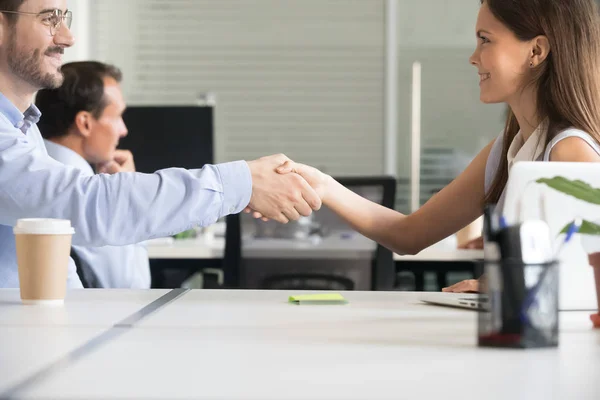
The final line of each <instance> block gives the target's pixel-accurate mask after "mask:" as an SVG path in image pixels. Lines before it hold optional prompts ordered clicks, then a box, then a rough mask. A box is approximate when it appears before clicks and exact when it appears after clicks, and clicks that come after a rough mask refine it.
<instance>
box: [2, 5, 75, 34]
mask: <svg viewBox="0 0 600 400" xmlns="http://www.w3.org/2000/svg"><path fill="white" fill-rule="evenodd" d="M0 12H2V13H7V14H18V15H33V16H35V17H39V18H40V21H41V22H42V24H44V25H46V26H47V27H48V28H50V35H51V36H54V35H56V32H58V30H59V29H60V25H61V24H62V23H63V21H64V23H65V25H66V26H67V28H69V29H71V22H72V21H73V13H72V12H71V11H69V10H66V11H65V12H64V13H63V12H62V10H59V9H55V10H52V11H44V12H41V13H32V12H23V11H3V10H0Z"/></svg>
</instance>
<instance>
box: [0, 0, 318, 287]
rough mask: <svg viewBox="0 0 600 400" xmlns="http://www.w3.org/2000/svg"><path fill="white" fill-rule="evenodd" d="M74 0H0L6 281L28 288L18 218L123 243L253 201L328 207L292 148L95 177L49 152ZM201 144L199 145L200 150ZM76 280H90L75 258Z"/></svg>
mask: <svg viewBox="0 0 600 400" xmlns="http://www.w3.org/2000/svg"><path fill="white" fill-rule="evenodd" d="M70 22H71V14H70V12H68V10H67V9H66V0H0V29H1V31H0V33H1V35H0V287H18V286H19V282H18V273H17V264H16V252H15V240H14V235H13V233H12V226H14V224H15V223H16V221H17V219H19V218H31V217H38V218H65V219H70V220H71V223H72V224H73V225H74V227H75V230H76V234H75V236H74V237H73V244H75V245H84V246H90V245H91V246H104V245H115V246H121V245H126V244H131V243H137V242H141V241H143V240H146V239H150V238H154V237H160V236H168V235H171V234H173V233H176V232H180V231H183V230H186V229H188V228H189V227H191V226H193V225H208V224H212V223H214V222H215V221H216V220H217V219H218V218H220V217H222V216H224V215H227V214H230V213H237V212H240V211H241V210H243V209H244V208H246V207H249V208H251V209H253V210H255V211H257V212H259V213H260V214H262V215H263V216H265V217H266V218H270V219H274V220H277V221H280V222H287V221H288V220H290V219H298V218H299V217H300V215H309V214H310V213H311V211H312V210H313V209H315V210H316V209H318V208H319V207H320V206H321V199H320V198H319V197H318V195H317V193H316V192H315V191H314V190H313V189H312V188H311V187H310V186H309V185H308V183H306V181H305V180H304V179H302V178H301V177H300V176H298V175H296V174H288V175H281V174H278V173H276V172H275V169H276V168H277V167H278V166H280V165H281V164H283V163H284V162H285V161H286V160H287V158H286V157H285V156H283V155H276V156H270V157H264V158H261V159H259V160H255V161H250V162H245V161H236V162H232V163H225V164H218V165H211V166H206V167H205V168H203V169H202V170H184V169H167V170H162V171H157V172H156V173H154V174H140V173H135V172H123V173H118V174H115V175H107V174H100V175H94V176H87V175H86V174H84V173H82V172H81V170H79V169H75V168H71V167H68V166H65V165H63V164H61V163H59V162H57V161H55V160H53V159H51V158H50V157H48V155H47V153H46V149H45V147H44V143H43V140H42V138H41V135H40V132H39V130H38V128H37V126H36V123H37V121H38V120H39V118H40V112H39V110H38V109H37V108H36V107H35V106H34V105H32V99H33V95H34V93H35V92H36V91H37V90H39V89H42V88H56V87H58V86H60V85H61V83H62V81H63V76H62V73H61V72H60V66H61V61H62V60H61V58H62V54H63V52H64V49H65V48H67V47H70V46H72V45H73V43H74V39H73V36H72V35H71V32H70V31H69V24H70ZM191 151H193V150H191ZM68 283H69V286H70V287H81V283H80V282H79V279H78V278H77V275H76V272H75V268H74V265H73V263H71V266H70V270H69V282H68Z"/></svg>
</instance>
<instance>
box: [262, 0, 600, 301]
mask: <svg viewBox="0 0 600 400" xmlns="http://www.w3.org/2000/svg"><path fill="white" fill-rule="evenodd" d="M476 36H477V47H476V49H475V51H474V53H473V55H472V56H471V57H470V60H469V61H470V63H471V64H472V65H473V66H474V67H475V68H476V69H477V72H478V74H479V85H480V99H481V101H482V102H484V103H506V104H507V105H508V107H509V109H510V111H509V113H508V117H507V120H506V126H505V129H504V130H503V132H502V133H501V134H500V135H499V136H498V137H497V138H496V139H494V140H493V141H492V142H490V143H489V144H488V145H487V146H486V147H485V148H483V150H481V152H480V153H479V154H478V155H477V156H476V157H475V159H474V160H473V161H472V162H471V164H470V165H469V166H468V167H467V168H466V169H465V171H463V172H462V173H461V174H460V175H459V176H458V177H457V178H456V179H455V180H454V181H453V182H452V183H450V184H449V185H448V186H447V187H445V188H444V189H443V190H441V191H440V192H439V193H437V194H436V195H435V196H433V197H432V198H431V199H430V200H429V201H428V202H427V203H426V204H425V205H423V206H422V207H421V208H420V209H419V210H417V211H416V212H414V213H413V214H410V215H403V214H401V213H399V212H397V211H394V210H390V209H387V208H385V207H382V206H380V205H378V204H375V203H372V202H370V201H368V200H366V199H364V198H362V197H360V196H358V195H356V194H355V193H353V192H351V191H350V190H348V189H346V188H344V187H343V186H342V185H340V184H339V183H338V182H336V181H335V180H334V179H332V178H331V177H330V176H328V175H326V174H323V173H321V172H320V171H319V170H317V169H315V168H312V167H309V166H306V165H302V164H296V163H292V162H288V163H286V164H285V165H283V166H281V167H280V168H279V170H278V172H280V173H291V172H295V173H298V174H300V175H302V176H303V177H304V178H305V179H306V180H307V181H308V182H309V183H310V184H311V185H312V186H313V187H314V188H315V189H317V192H318V193H319V194H320V195H321V196H322V200H323V204H325V205H326V206H328V207H329V208H330V209H331V210H333V211H334V212H335V213H336V214H338V215H339V216H340V217H342V218H343V219H344V220H345V221H347V222H348V223H349V224H350V225H351V226H352V227H353V228H354V229H356V230H357V231H359V232H361V233H362V234H363V235H365V236H367V237H369V238H371V239H373V240H375V241H377V242H379V243H381V244H383V245H384V246H386V247H388V248H390V249H391V250H393V251H395V252H397V253H400V254H415V253H418V252H419V251H421V250H422V249H424V248H426V247H428V246H430V245H432V244H434V243H436V242H438V241H439V240H441V239H443V238H445V237H447V236H449V235H451V234H453V233H454V232H457V231H458V230H460V229H461V228H462V227H464V226H466V225H467V224H469V223H471V222H472V221H473V220H475V219H476V218H478V217H479V216H480V215H481V214H482V212H483V208H484V206H485V205H486V204H499V205H501V204H502V203H503V199H504V191H505V187H506V182H507V179H508V176H509V174H510V169H511V166H512V165H513V163H514V162H516V161H581V162H598V161H600V145H599V143H600V23H599V16H598V10H597V6H596V4H595V1H594V0H561V1H556V0H482V1H481V7H480V10H479V15H478V17H477V25H476ZM255 216H256V217H260V215H258V214H257V215H255ZM446 290H447V291H477V281H476V280H469V281H464V282H461V283H458V284H457V285H455V286H453V287H451V288H446Z"/></svg>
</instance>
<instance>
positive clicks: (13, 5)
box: [0, 0, 25, 23]
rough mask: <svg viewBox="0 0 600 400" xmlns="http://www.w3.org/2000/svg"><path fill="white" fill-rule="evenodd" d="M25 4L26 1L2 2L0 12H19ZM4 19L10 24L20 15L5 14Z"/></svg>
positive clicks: (10, 0) (12, 0)
mask: <svg viewBox="0 0 600 400" xmlns="http://www.w3.org/2000/svg"><path fill="white" fill-rule="evenodd" d="M24 2H25V0H0V10H1V11H18V10H19V8H21V5H22V4H23V3H24ZM4 17H5V18H6V20H7V21H9V22H11V23H12V22H14V21H15V20H16V19H17V17H18V15H17V14H10V13H6V14H4Z"/></svg>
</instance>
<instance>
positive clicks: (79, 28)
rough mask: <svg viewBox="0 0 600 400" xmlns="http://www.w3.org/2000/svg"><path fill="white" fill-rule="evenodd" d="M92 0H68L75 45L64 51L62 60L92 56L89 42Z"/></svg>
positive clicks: (86, 58) (83, 58) (69, 60)
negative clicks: (71, 12) (71, 14)
mask: <svg viewBox="0 0 600 400" xmlns="http://www.w3.org/2000/svg"><path fill="white" fill-rule="evenodd" d="M91 1H92V0H69V1H68V2H67V7H68V8H69V10H71V11H73V23H72V25H71V33H72V34H73V36H74V37H75V45H74V46H73V47H71V48H70V49H67V50H66V51H65V54H64V56H63V60H64V62H65V63H68V62H71V61H84V60H89V59H90V57H92V54H91V48H90V45H91V42H90V33H91V27H90V22H91V21H90V4H91ZM96 1H99V0H96Z"/></svg>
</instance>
